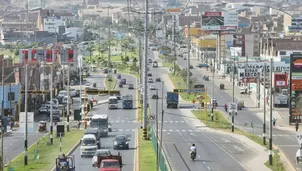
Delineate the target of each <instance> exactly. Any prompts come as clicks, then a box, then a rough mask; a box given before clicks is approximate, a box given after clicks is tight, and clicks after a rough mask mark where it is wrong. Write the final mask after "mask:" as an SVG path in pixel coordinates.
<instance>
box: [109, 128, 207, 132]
mask: <svg viewBox="0 0 302 171" xmlns="http://www.w3.org/2000/svg"><path fill="white" fill-rule="evenodd" d="M136 130H137V129H115V128H112V132H134V131H136ZM158 131H161V130H160V129H159V130H158ZM163 132H188V133H192V132H201V130H199V129H196V130H193V129H163Z"/></svg>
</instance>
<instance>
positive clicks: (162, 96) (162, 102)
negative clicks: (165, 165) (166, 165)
mask: <svg viewBox="0 0 302 171" xmlns="http://www.w3.org/2000/svg"><path fill="white" fill-rule="evenodd" d="M161 86H162V89H161V126H160V145H159V147H160V150H159V152H161V149H162V146H163V129H164V112H165V111H164V82H162V85H161ZM160 162H161V161H160V158H159V160H158V163H160Z"/></svg>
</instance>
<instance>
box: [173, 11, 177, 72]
mask: <svg viewBox="0 0 302 171" xmlns="http://www.w3.org/2000/svg"><path fill="white" fill-rule="evenodd" d="M173 17H174V21H173V52H174V60H173V62H174V65H173V73H174V75H175V68H176V60H177V56H176V42H175V37H176V36H175V35H176V21H175V16H173Z"/></svg>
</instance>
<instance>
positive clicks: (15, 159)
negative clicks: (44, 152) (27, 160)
mask: <svg viewBox="0 0 302 171" xmlns="http://www.w3.org/2000/svg"><path fill="white" fill-rule="evenodd" d="M49 134H50V132H48V133H47V134H45V135H43V136H42V137H41V138H39V140H40V139H42V138H44V137H46V136H48V135H49ZM39 140H37V141H35V142H34V143H33V144H32V145H31V146H29V147H28V148H27V151H28V150H29V149H30V148H32V147H33V146H34V145H36V144H37V142H38V141H39ZM23 154H24V152H22V153H20V154H19V155H17V156H16V157H15V158H13V160H11V161H10V162H9V163H12V162H14V161H15V160H16V159H17V158H18V157H20V156H21V155H23ZM9 163H7V164H6V165H5V167H7V165H8V164H9Z"/></svg>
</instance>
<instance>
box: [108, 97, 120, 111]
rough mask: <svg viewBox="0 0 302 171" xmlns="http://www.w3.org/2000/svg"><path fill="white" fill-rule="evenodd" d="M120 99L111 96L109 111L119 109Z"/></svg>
mask: <svg viewBox="0 0 302 171" xmlns="http://www.w3.org/2000/svg"><path fill="white" fill-rule="evenodd" d="M117 108H118V99H117V97H116V96H110V97H109V99H108V109H117Z"/></svg>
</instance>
